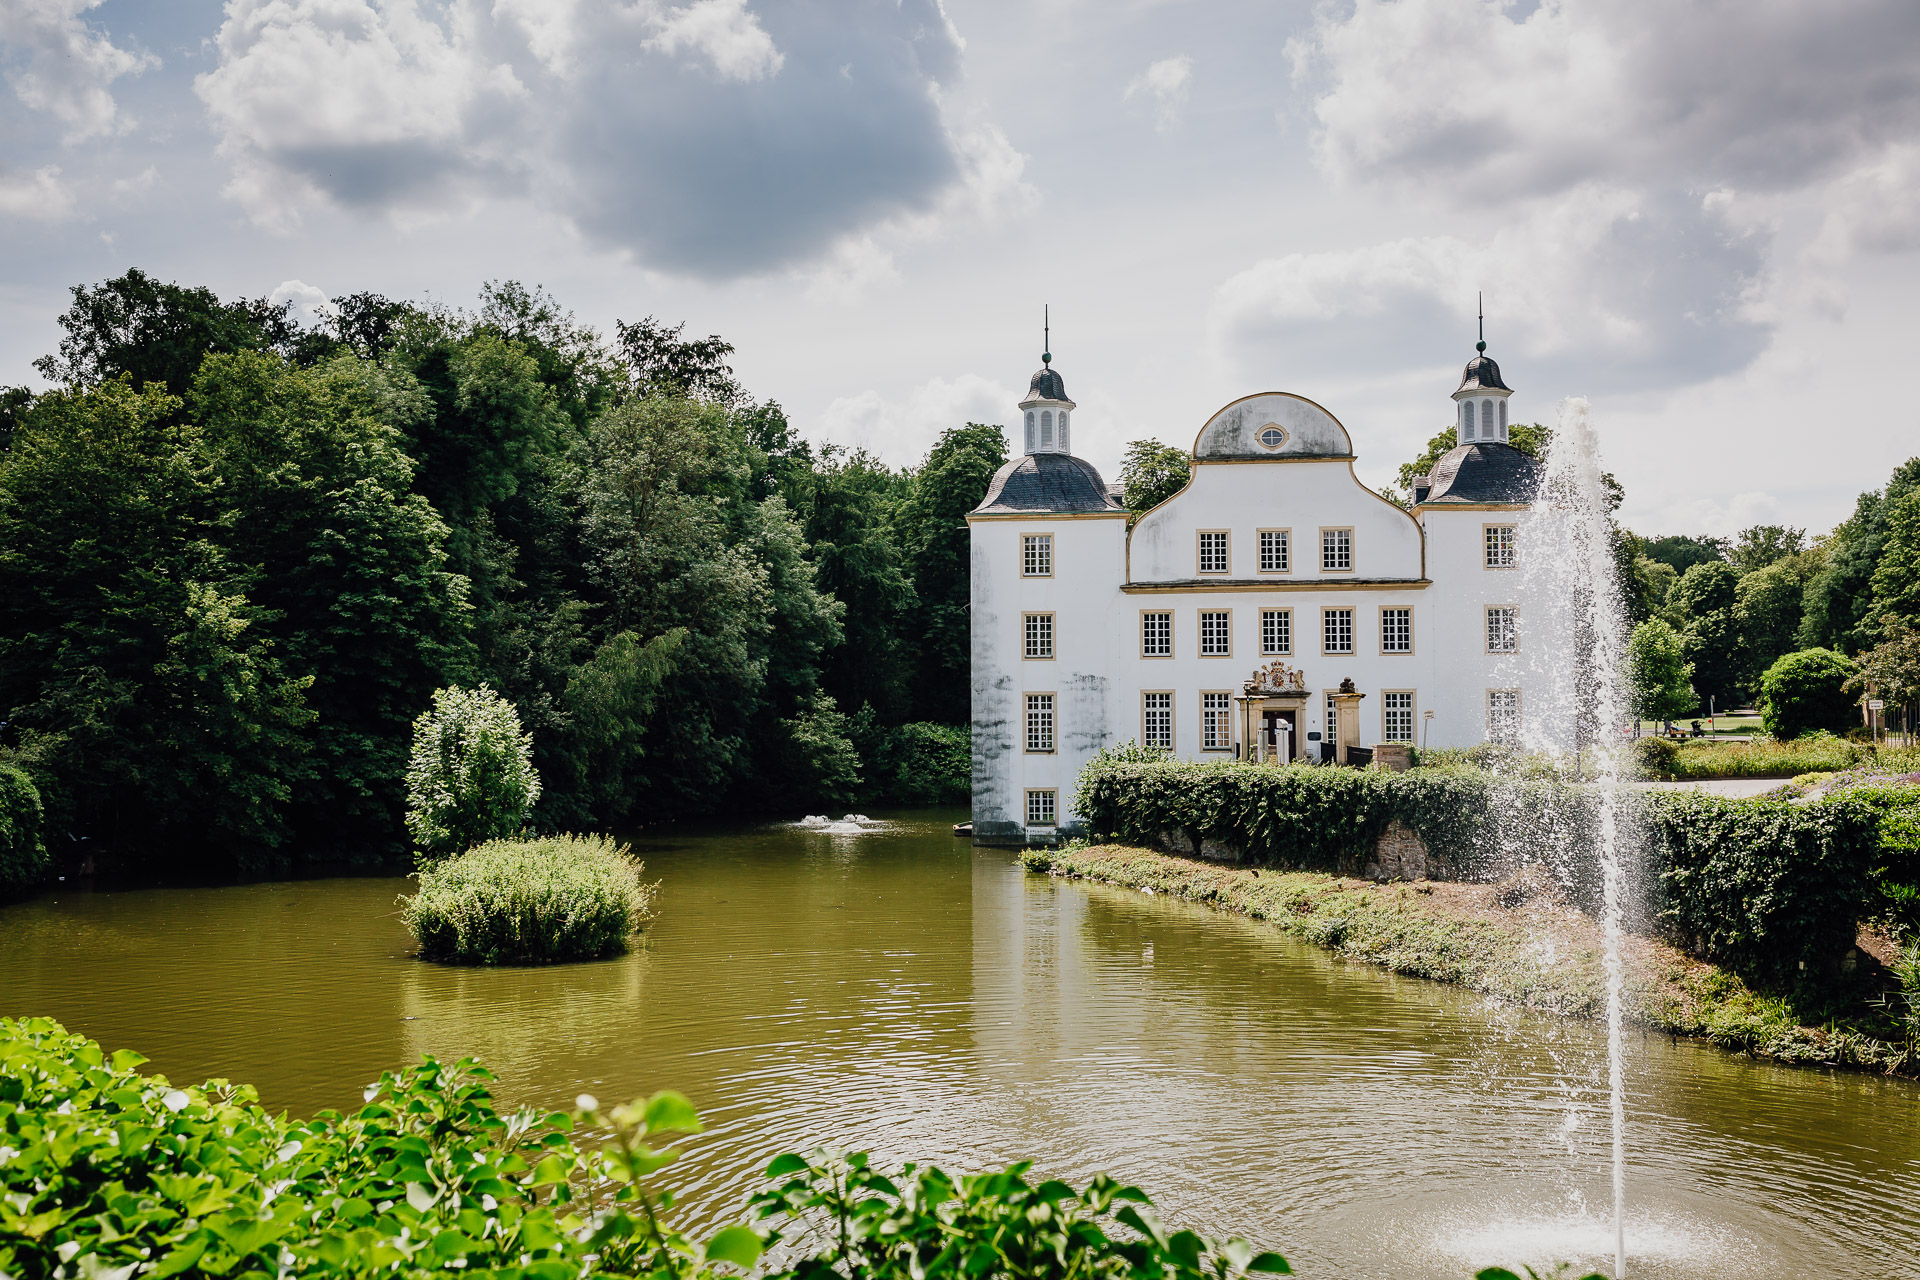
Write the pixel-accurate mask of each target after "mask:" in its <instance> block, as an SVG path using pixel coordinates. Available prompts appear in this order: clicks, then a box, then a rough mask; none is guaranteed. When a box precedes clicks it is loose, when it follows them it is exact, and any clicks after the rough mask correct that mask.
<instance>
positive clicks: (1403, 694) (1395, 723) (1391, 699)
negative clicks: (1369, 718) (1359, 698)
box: [1380, 690, 1413, 742]
mask: <svg viewBox="0 0 1920 1280" xmlns="http://www.w3.org/2000/svg"><path fill="white" fill-rule="evenodd" d="M1380 740H1381V741H1382V742H1412V741H1413V694H1412V693H1411V692H1408V691H1405V690H1402V691H1400V692H1389V693H1383V694H1381V695H1380Z"/></svg>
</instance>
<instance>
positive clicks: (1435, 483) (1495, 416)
mask: <svg viewBox="0 0 1920 1280" xmlns="http://www.w3.org/2000/svg"><path fill="white" fill-rule="evenodd" d="M1473 349H1474V352H1475V355H1474V357H1473V359H1471V360H1469V361H1467V367H1466V370H1465V371H1464V372H1463V373H1462V374H1461V376H1460V387H1459V389H1458V390H1456V391H1455V392H1454V393H1453V401H1454V405H1455V406H1456V410H1455V411H1456V413H1457V415H1458V427H1457V430H1456V431H1455V433H1454V436H1455V440H1456V441H1457V443H1456V444H1455V445H1454V447H1453V448H1452V449H1450V450H1448V451H1447V453H1446V454H1445V455H1444V456H1442V457H1441V459H1440V461H1438V462H1436V463H1434V465H1433V471H1432V472H1431V473H1429V474H1428V475H1425V476H1422V477H1420V478H1419V479H1417V480H1415V481H1414V482H1413V500H1414V503H1415V504H1416V505H1420V506H1447V505H1482V504H1486V505H1493V506H1514V505H1524V504H1526V503H1530V502H1532V501H1533V495H1534V492H1535V491H1536V490H1537V489H1538V488H1539V485H1540V473H1541V471H1542V470H1543V468H1542V467H1541V465H1540V463H1539V462H1538V461H1536V460H1535V459H1534V458H1531V457H1529V456H1528V455H1526V454H1524V453H1522V452H1520V451H1519V450H1518V449H1516V448H1514V447H1513V445H1512V444H1511V443H1510V442H1509V441H1508V438H1507V399H1508V397H1510V396H1511V395H1513V388H1512V387H1509V386H1508V385H1507V384H1506V382H1505V381H1504V380H1503V379H1502V378H1501V377H1500V366H1499V365H1497V364H1495V363H1494V362H1493V358H1492V357H1491V356H1489V355H1488V354H1487V317H1486V308H1485V307H1484V306H1482V307H1481V309H1480V340H1479V341H1478V342H1476V343H1474V346H1473Z"/></svg>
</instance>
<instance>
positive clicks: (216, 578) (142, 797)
mask: <svg viewBox="0 0 1920 1280" xmlns="http://www.w3.org/2000/svg"><path fill="white" fill-rule="evenodd" d="M179 410H180V402H179V401H178V400H177V399H175V398H174V397H172V396H170V395H168V394H167V393H166V392H165V391H164V390H163V389H162V388H161V387H160V386H158V385H157V384H156V385H150V386H148V387H147V388H146V389H145V390H143V391H135V390H134V389H133V388H132V387H130V386H129V385H128V384H127V383H126V382H124V381H115V382H108V383H104V384H102V385H99V386H96V387H92V388H90V389H85V390H62V391H53V392H48V393H47V394H45V395H43V396H41V397H39V399H38V400H37V402H36V403H35V405H34V407H33V409H32V411H31V412H30V413H29V414H28V416H27V418H26V420H25V423H24V424H23V426H22V427H21V429H20V431H19V433H18V434H17V435H16V437H15V440H14V446H13V448H12V449H11V450H10V451H9V452H8V453H7V454H6V456H5V460H4V463H3V464H0V720H4V721H6V722H7V729H6V733H7V736H8V739H9V741H10V742H11V743H13V744H27V743H31V744H33V745H34V749H35V750H36V752H37V754H38V756H39V760H40V763H39V766H38V767H37V769H36V776H37V777H38V778H39V779H40V784H41V790H42V799H43V800H44V801H45V802H46V804H47V807H48V809H49V811H50V814H51V815H52V817H53V819H54V820H55V821H56V822H57V823H58V825H59V826H60V827H63V828H66V829H67V830H69V831H71V830H73V829H75V828H78V830H79V831H80V832H81V833H82V834H87V835H89V836H99V837H104V841H103V842H105V843H111V842H112V841H113V839H114V838H115V837H116V836H117V835H119V834H120V824H121V823H123V822H127V823H130V824H131V830H130V831H129V832H128V834H130V835H134V836H137V838H138V839H139V840H140V841H141V842H142V844H143V845H144V846H145V847H146V848H147V849H149V850H157V851H163V852H166V853H168V854H171V855H172V856H174V857H176V858H178V859H180V860H182V861H186V862H189V863H203V864H204V863H212V864H214V865H216V866H218V865H221V864H226V865H231V864H233V863H235V862H239V863H252V862H255V861H257V860H259V859H260V858H262V857H263V856H264V855H265V853H266V852H267V851H270V850H272V849H274V848H275V847H277V846H279V845H280V844H282V843H283V842H284V841H285V840H286V838H287V835H288V831H287V826H286V821H285V815H284V806H285V804H286V802H287V800H288V798H289V796H290V794H291V792H292V789H293V788H294V787H295V786H297V785H299V784H300V783H302V782H303V781H304V779H305V778H306V777H307V769H306V763H305V755H306V741H305V738H304V733H303V731H304V729H305V727H306V726H307V725H308V724H309V723H310V721H311V719H312V715H311V712H310V711H309V710H308V709H307V706H306V703H305V696H304V694H305V689H306V686H307V684H308V683H309V681H308V680H307V679H306V678H305V677H304V676H301V675H298V674H296V673H294V672H292V671H289V670H288V668H287V665H286V663H285V660H284V657H283V655H282V654H280V653H278V652H276V650H275V646H274V643H273V640H272V637H271V636H270V635H269V634H268V631H267V628H268V625H269V624H270V622H271V619H270V617H269V616H268V615H266V614H265V613H264V612H263V611H262V610H261V609H260V608H259V607H258V606H257V605H255V604H254V603H253V602H252V601H251V600H250V599H249V598H248V596H247V594H246V592H247V590H248V587H249V584H250V581H251V579H252V576H253V570H251V569H250V568H249V567H248V566H247V565H246V564H245V563H244V562H243V561H241V560H239V559H238V558H236V557H235V556H234V555H232V554H231V553H230V552H229V551H228V550H227V549H226V548H224V547H223V546H222V545H221V541H222V540H223V539H224V537H225V529H224V527H223V512H222V509H221V506H220V495H221V485H220V480H219V477H218V475H217V474H216V473H215V471H214V469H213V467H212V466H211V465H210V462H209V459H208V456H207V451H206V448H205V442H204V439H203V436H202V433H201V432H200V430H199V429H198V428H196V427H194V426H192V425H188V424H183V423H181V422H180V421H179Z"/></svg>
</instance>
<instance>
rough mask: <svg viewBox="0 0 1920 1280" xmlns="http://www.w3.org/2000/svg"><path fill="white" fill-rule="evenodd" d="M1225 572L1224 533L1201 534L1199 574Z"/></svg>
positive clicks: (1225, 548)
mask: <svg viewBox="0 0 1920 1280" xmlns="http://www.w3.org/2000/svg"><path fill="white" fill-rule="evenodd" d="M1226 571H1227V535H1226V534H1224V533H1203V534H1201V535H1200V572H1202V573H1225V572H1226Z"/></svg>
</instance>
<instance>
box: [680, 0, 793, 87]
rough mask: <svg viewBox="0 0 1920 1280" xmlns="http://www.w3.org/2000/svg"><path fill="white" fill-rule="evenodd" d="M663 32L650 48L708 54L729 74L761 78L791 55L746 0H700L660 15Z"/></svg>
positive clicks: (724, 74) (728, 76)
mask: <svg viewBox="0 0 1920 1280" xmlns="http://www.w3.org/2000/svg"><path fill="white" fill-rule="evenodd" d="M657 23H658V26H659V34H658V35H655V36H654V37H653V38H652V39H650V40H648V41H647V48H649V49H658V50H659V51H660V52H662V53H667V54H678V53H679V52H680V51H681V50H683V49H688V50H693V51H695V52H698V53H701V54H704V55H705V56H706V58H707V60H708V61H709V62H711V63H712V64H713V69H714V70H715V71H716V72H718V73H719V75H720V78H721V79H723V80H759V79H763V78H765V77H767V76H770V75H774V74H775V73H777V72H778V71H779V70H780V64H781V63H783V62H785V61H786V56H785V55H784V54H782V53H781V52H780V51H779V50H778V49H776V48H774V46H773V37H771V36H769V35H768V34H767V32H766V29H765V28H764V27H762V26H761V25H760V22H759V20H758V19H757V18H755V17H754V16H753V15H752V14H751V13H749V12H747V4H746V0H697V3H694V4H690V5H688V6H687V7H686V8H684V9H671V10H669V11H667V12H666V13H664V14H662V15H660V17H659V18H658V19H657Z"/></svg>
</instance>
